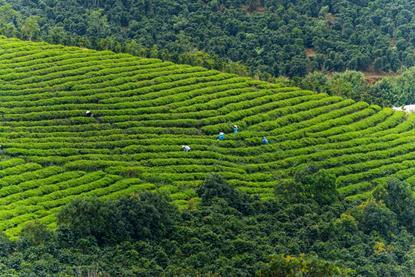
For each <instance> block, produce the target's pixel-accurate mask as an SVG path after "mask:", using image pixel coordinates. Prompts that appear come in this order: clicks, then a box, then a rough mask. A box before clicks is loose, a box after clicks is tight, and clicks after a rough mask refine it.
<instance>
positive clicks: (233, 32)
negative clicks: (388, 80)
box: [0, 0, 415, 92]
mask: <svg viewBox="0 0 415 277" xmlns="http://www.w3.org/2000/svg"><path fill="white" fill-rule="evenodd" d="M0 5H1V6H2V7H3V8H2V12H1V14H2V18H0V32H1V34H3V35H8V36H18V37H20V38H26V39H42V40H45V41H48V42H53V43H64V44H66V45H77V46H81V47H89V48H96V49H101V50H102V49H110V50H113V51H116V52H120V51H125V52H128V53H134V54H138V55H141V56H147V57H152V58H154V57H157V58H161V59H164V60H166V59H167V60H172V61H175V62H180V63H181V62H186V63H189V64H192V65H195V64H197V65H203V66H209V67H210V68H215V69H221V70H229V72H233V73H236V72H243V73H244V74H245V73H247V71H246V68H245V66H244V65H246V66H247V67H248V68H249V73H250V74H251V75H252V76H257V77H260V78H262V79H268V78H270V77H271V76H303V75H305V74H306V73H307V72H308V71H315V70H322V71H329V72H333V71H344V70H347V69H349V70H372V71H376V72H379V71H383V72H389V71H397V70H399V69H400V68H402V67H409V66H413V65H415V54H414V43H413V41H414V38H413V33H412V32H411V30H412V29H413V26H414V20H415V17H414V8H413V5H412V3H411V2H410V1H408V0H399V1H394V2H390V1H389V2H388V1H384V0H376V1H370V2H368V1H352V2H350V1H340V2H336V3H328V2H324V1H322V2H315V1H311V0H307V1H304V2H301V3H297V2H284V1H257V0H255V1H236V0H232V1H189V0H180V1H160V0H155V1H131V0H128V1H116V2H114V1H58V2H56V1H44V2H42V3H41V4H39V3H38V2H36V1H20V0H4V1H2V2H1V3H0ZM395 10H396V11H399V12H390V11H395ZM239 62H240V63H242V64H243V65H242V66H241V65H240V64H239ZM337 92H338V90H337Z"/></svg>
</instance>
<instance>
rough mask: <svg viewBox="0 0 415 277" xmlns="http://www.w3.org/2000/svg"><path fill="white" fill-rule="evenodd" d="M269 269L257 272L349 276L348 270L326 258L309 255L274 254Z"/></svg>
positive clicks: (268, 275)
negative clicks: (325, 259)
mask: <svg viewBox="0 0 415 277" xmlns="http://www.w3.org/2000/svg"><path fill="white" fill-rule="evenodd" d="M267 267H268V268H267V269H263V270H260V271H259V272H258V273H257V276H259V277H271V276H273V277H283V276H316V277H317V276H347V275H348V274H347V273H348V272H347V271H346V270H342V268H341V267H339V266H336V265H334V264H332V263H329V262H326V261H324V260H321V259H318V258H315V257H307V256H304V255H301V256H300V257H292V256H283V255H279V256H273V257H272V258H271V261H270V262H269V265H267ZM349 273H350V272H349Z"/></svg>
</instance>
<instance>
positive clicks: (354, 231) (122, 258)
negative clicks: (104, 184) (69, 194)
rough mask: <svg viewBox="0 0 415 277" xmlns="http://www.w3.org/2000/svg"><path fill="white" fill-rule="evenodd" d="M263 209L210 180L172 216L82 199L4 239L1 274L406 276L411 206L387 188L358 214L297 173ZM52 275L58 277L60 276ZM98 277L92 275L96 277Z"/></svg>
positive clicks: (402, 192)
mask: <svg viewBox="0 0 415 277" xmlns="http://www.w3.org/2000/svg"><path fill="white" fill-rule="evenodd" d="M295 176H296V177H295V180H294V181H293V182H291V183H286V184H281V185H276V187H275V192H276V198H275V199H274V200H268V201H262V200H259V199H257V198H255V197H252V196H249V195H247V194H244V193H241V192H238V191H236V190H234V189H232V188H231V187H230V186H229V185H228V184H227V183H226V181H225V180H224V179H223V178H222V177H221V176H220V175H218V174H210V175H208V176H207V178H206V179H205V181H204V183H203V185H201V186H200V187H199V188H198V189H197V193H198V195H199V197H200V198H201V200H202V201H201V203H200V206H199V207H198V208H197V209H192V210H183V211H178V210H177V208H176V207H174V206H171V204H169V202H170V201H169V199H168V198H166V197H165V196H163V195H161V194H153V193H142V194H133V195H131V196H129V197H123V198H120V199H118V200H113V201H100V200H98V199H96V198H95V199H94V198H92V199H88V200H86V199H84V200H82V199H80V200H76V201H74V202H72V203H71V204H69V205H67V206H66V207H65V208H64V209H62V211H61V212H60V213H59V215H58V227H57V230H56V231H50V230H48V229H47V228H46V227H45V226H43V225H42V224H40V223H36V222H34V223H32V224H29V225H27V226H26V227H25V229H24V230H23V233H22V235H21V237H20V239H19V240H17V241H10V240H8V239H7V238H6V237H1V240H0V241H1V244H0V245H1V249H2V255H1V256H0V267H1V271H2V273H5V274H6V273H7V274H17V273H19V274H20V276H50V275H57V276H72V275H77V276H159V275H163V276H206V275H211V274H218V275H238V276H254V275H256V276H281V277H282V276H411V275H413V274H415V271H414V270H415V269H414V268H415V252H414V250H413V247H412V246H411V245H413V242H414V239H415V233H414V232H415V220H414V218H415V203H414V202H413V199H412V195H411V192H410V191H409V190H408V189H407V184H405V183H403V182H401V181H399V180H397V179H390V180H389V181H388V184H387V186H385V187H383V188H381V189H379V190H377V191H376V192H375V193H374V197H373V199H371V200H368V201H366V202H363V203H361V204H360V205H358V206H355V205H352V204H351V203H350V202H346V201H344V200H343V199H341V197H339V195H338V194H337V193H336V190H335V185H334V182H335V178H334V177H333V176H332V175H330V174H327V173H326V172H325V171H324V170H318V169H317V168H313V167H307V166H306V167H303V168H302V169H299V170H298V171H297V172H296V175H295ZM58 273H59V275H58ZM94 274H97V275H94Z"/></svg>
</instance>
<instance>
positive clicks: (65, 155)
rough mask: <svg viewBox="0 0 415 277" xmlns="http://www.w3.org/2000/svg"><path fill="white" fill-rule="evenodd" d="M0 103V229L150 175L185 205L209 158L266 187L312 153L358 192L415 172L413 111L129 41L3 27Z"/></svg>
mask: <svg viewBox="0 0 415 277" xmlns="http://www.w3.org/2000/svg"><path fill="white" fill-rule="evenodd" d="M87 110H90V111H91V112H92V113H93V114H94V117H87V116H85V112H86V111H87ZM0 113H1V114H0V115H1V121H0V144H1V145H2V146H3V150H2V151H3V152H4V153H3V154H2V156H3V160H2V161H0V176H1V177H2V178H1V179H0V183H1V185H0V230H6V233H7V234H8V235H11V236H14V235H16V234H17V233H18V232H19V230H20V229H21V228H22V226H23V225H24V224H25V223H26V222H27V221H30V220H33V219H39V220H40V221H41V222H43V223H46V224H49V225H50V226H51V227H53V226H54V222H55V215H56V212H57V211H58V209H59V208H60V207H61V206H62V205H64V204H65V203H68V202H69V201H70V200H71V199H74V198H76V197H78V196H80V195H82V196H98V197H104V198H114V197H118V196H120V195H124V194H129V193H132V192H135V191H140V190H144V189H147V190H155V191H161V192H166V193H168V194H169V195H170V196H171V197H172V199H173V200H174V201H175V203H176V204H178V205H183V206H184V205H187V203H188V201H189V200H192V199H194V198H195V195H196V194H195V192H194V188H195V187H197V186H198V185H200V184H201V182H202V181H203V179H204V178H205V176H206V174H207V173H208V172H220V174H221V175H223V176H224V177H225V178H226V179H227V180H228V181H229V183H230V184H231V185H233V186H235V187H237V188H238V189H239V190H242V191H245V192H248V193H252V194H259V195H260V196H261V197H263V198H267V197H272V195H273V187H274V186H275V184H276V183H277V182H279V181H281V180H282V179H287V178H290V176H291V174H292V172H293V169H294V168H295V167H296V166H299V165H302V164H305V163H307V164H310V165H315V166H318V167H320V168H326V169H327V170H328V171H329V172H330V173H333V174H335V175H336V176H337V177H338V179H337V186H338V190H339V192H340V193H341V194H343V195H344V196H346V197H348V198H349V199H351V200H353V199H361V198H365V197H367V196H368V195H369V194H370V192H371V190H373V188H374V187H375V186H376V185H377V184H379V183H380V182H382V180H384V179H385V178H386V177H387V176H391V175H395V176H397V177H398V178H400V179H406V180H408V181H409V182H410V183H413V182H414V181H415V177H414V176H415V159H414V158H415V152H414V151H413V150H414V149H415V143H414V142H415V136H414V134H415V131H414V119H415V118H414V117H412V116H409V117H408V116H407V115H406V114H405V113H402V112H394V111H392V110H391V109H381V108H380V107H378V106H370V105H368V104H366V103H363V102H354V101H352V100H346V99H342V98H340V97H333V96H328V95H326V94H317V93H313V92H311V91H304V90H299V89H297V88H291V87H280V86H278V85H274V84H269V83H265V82H260V81H256V80H252V79H248V78H241V77H238V76H235V75H230V74H223V73H220V72H217V71H212V70H206V69H204V68H200V67H191V66H184V65H177V64H173V63H169V62H161V61H160V60H156V59H139V58H137V57H133V56H130V55H127V54H114V53H111V52H98V51H92V50H86V49H79V48H73V47H64V46H59V45H48V44H45V43H33V42H22V41H19V40H16V39H6V38H1V39H0ZM233 124H237V125H239V126H240V132H239V133H238V134H236V135H234V134H230V133H231V127H232V125H233ZM220 130H223V131H225V132H226V133H227V135H226V139H225V140H224V141H217V140H216V134H217V133H218V132H219V131H220ZM263 135H266V136H267V138H268V139H269V140H270V142H271V143H270V144H268V145H261V136H263ZM183 144H188V145H190V146H191V147H192V151H190V152H188V153H186V152H183V151H182V149H181V145H183Z"/></svg>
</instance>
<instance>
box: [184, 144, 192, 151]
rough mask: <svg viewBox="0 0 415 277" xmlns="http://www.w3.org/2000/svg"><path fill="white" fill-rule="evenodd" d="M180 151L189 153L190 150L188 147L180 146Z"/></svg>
mask: <svg viewBox="0 0 415 277" xmlns="http://www.w3.org/2000/svg"><path fill="white" fill-rule="evenodd" d="M182 149H183V151H184V152H189V151H190V150H191V148H190V146H189V145H182Z"/></svg>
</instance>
